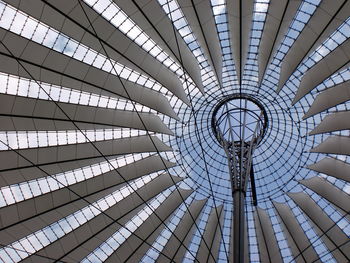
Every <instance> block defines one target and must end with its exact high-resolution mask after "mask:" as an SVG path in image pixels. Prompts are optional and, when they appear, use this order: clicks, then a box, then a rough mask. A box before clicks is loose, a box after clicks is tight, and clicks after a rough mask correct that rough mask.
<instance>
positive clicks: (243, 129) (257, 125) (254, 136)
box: [212, 95, 267, 146]
mask: <svg viewBox="0 0 350 263" xmlns="http://www.w3.org/2000/svg"><path fill="white" fill-rule="evenodd" d="M266 127H267V114H266V111H265V109H264V107H263V106H262V105H261V104H260V103H259V102H258V101H256V100H255V99H254V98H252V97H250V96H248V95H237V96H229V97H225V98H224V99H223V100H222V101H221V102H220V103H219V104H218V105H217V106H216V107H215V109H214V111H213V116H212V129H213V131H214V134H215V137H216V138H217V140H218V141H219V143H220V144H221V145H223V144H232V143H233V144H234V145H235V146H242V145H255V146H257V145H258V144H259V143H260V142H261V140H262V139H263V137H264V135H265V132H266Z"/></svg>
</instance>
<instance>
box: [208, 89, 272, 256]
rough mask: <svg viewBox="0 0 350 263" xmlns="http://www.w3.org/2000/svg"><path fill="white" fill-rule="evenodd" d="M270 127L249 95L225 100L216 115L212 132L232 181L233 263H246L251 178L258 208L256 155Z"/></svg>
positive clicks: (254, 198) (261, 111) (253, 194)
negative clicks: (254, 154) (254, 162)
mask: <svg viewBox="0 0 350 263" xmlns="http://www.w3.org/2000/svg"><path fill="white" fill-rule="evenodd" d="M267 123H268V120H267V114H266V111H265V110H264V108H263V106H262V105H261V104H260V103H259V102H258V101H256V100H254V99H253V98H251V96H249V95H243V94H238V95H233V96H229V97H226V98H224V99H223V100H222V101H221V102H220V103H219V104H218V105H217V106H216V108H215V109H214V112H213V118H212V129H213V131H214V134H215V136H216V138H217V140H218V142H219V143H220V145H221V146H222V148H223V149H224V151H225V153H226V156H227V162H228V170H229V174H230V178H231V188H232V197H233V206H234V207H233V211H234V215H233V233H234V239H233V246H234V249H233V251H234V262H242V263H243V262H244V251H245V250H246V249H247V248H245V244H246V243H245V241H244V240H245V236H246V233H245V232H246V227H245V224H246V222H245V221H246V219H245V196H246V191H247V186H248V181H249V178H250V183H251V187H250V188H251V191H252V196H253V203H254V205H255V206H257V196H256V189H255V179H254V169H253V153H254V150H255V149H256V148H257V146H258V145H259V143H260V142H261V141H262V139H263V137H264V134H265V132H266V128H267Z"/></svg>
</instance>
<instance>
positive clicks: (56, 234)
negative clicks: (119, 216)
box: [0, 174, 158, 262]
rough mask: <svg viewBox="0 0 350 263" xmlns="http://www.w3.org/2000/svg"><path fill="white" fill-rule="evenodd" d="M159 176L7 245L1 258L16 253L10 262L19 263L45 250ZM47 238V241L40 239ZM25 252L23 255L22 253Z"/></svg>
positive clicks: (130, 186) (127, 188)
mask: <svg viewBox="0 0 350 263" xmlns="http://www.w3.org/2000/svg"><path fill="white" fill-rule="evenodd" d="M157 176H158V174H151V175H146V176H143V177H142V178H139V179H136V180H134V181H132V182H131V183H130V184H129V185H127V186H124V187H122V188H121V189H119V190H117V191H115V192H113V193H112V194H109V195H107V196H105V197H103V198H101V199H99V200H97V201H95V202H93V203H91V204H89V205H88V206H85V207H84V208H82V209H80V210H78V211H76V212H74V213H73V214H70V215H68V216H66V217H64V218H62V219H60V220H59V221H56V222H54V223H52V224H50V225H48V226H46V227H45V228H43V229H40V230H38V231H36V232H34V233H32V234H30V235H28V236H26V237H24V238H22V239H20V240H18V241H15V242H13V243H12V244H9V245H7V246H6V247H3V248H1V249H0V256H1V257H2V256H3V255H5V254H10V253H16V254H17V256H18V257H13V258H11V261H9V262H19V261H21V260H23V259H25V258H27V257H29V256H30V255H32V254H34V253H35V252H36V251H38V250H40V249H43V248H45V247H46V246H48V245H49V244H51V243H52V242H54V241H56V240H57V239H59V238H61V237H63V236H65V235H67V234H69V233H70V232H72V231H73V230H75V229H76V228H78V227H79V226H81V225H83V224H85V223H87V222H88V221H90V220H91V219H93V218H94V217H96V216H98V215H100V214H101V213H103V212H104V211H106V210H107V209H109V208H110V207H112V206H114V205H115V204H117V203H118V202H120V201H121V200H123V199H124V198H126V197H127V196H129V195H130V194H132V193H134V192H135V191H136V190H137V189H139V188H140V184H136V183H135V182H136V181H140V180H141V181H142V182H143V183H142V185H141V187H142V186H143V185H145V184H147V183H149V182H150V181H152V180H153V179H154V178H156V177H157ZM43 236H46V237H47V238H45V239H40V238H42V237H43ZM21 250H22V251H23V252H22V253H21V252H20V251H21Z"/></svg>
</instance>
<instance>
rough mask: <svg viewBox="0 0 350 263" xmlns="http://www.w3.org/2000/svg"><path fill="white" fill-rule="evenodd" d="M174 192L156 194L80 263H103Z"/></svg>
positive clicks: (170, 189)
mask: <svg viewBox="0 0 350 263" xmlns="http://www.w3.org/2000/svg"><path fill="white" fill-rule="evenodd" d="M173 191H174V188H173V187H172V188H169V189H167V190H165V191H164V192H162V193H160V194H158V195H157V196H156V197H155V198H153V199H152V200H151V201H149V202H148V205H145V206H144V207H143V208H142V210H141V211H139V212H138V213H137V214H136V215H135V216H134V217H133V218H132V219H131V220H129V221H128V222H127V223H126V224H125V225H124V226H123V227H122V228H120V229H119V230H118V231H117V232H115V233H114V234H113V235H112V236H111V237H110V238H108V239H107V240H106V241H104V242H103V243H102V244H101V245H99V246H98V247H97V248H96V249H95V250H94V251H93V252H91V253H90V254H89V255H88V256H87V257H86V258H84V259H83V260H82V261H81V262H82V263H87V262H103V261H105V260H106V259H107V258H108V257H109V256H110V255H112V253H113V252H114V251H116V250H117V249H118V248H119V247H120V246H121V245H122V244H123V243H124V242H125V241H126V240H127V238H128V237H130V236H131V235H132V234H133V233H134V232H135V231H136V230H137V229H138V228H139V227H140V226H141V225H142V224H143V222H144V221H146V220H147V219H148V218H149V217H150V216H151V215H152V214H153V212H154V211H155V210H156V209H157V208H158V207H159V206H160V205H161V204H162V203H163V202H164V201H165V199H166V198H167V197H168V196H169V195H170V194H171V193H172V192H173Z"/></svg>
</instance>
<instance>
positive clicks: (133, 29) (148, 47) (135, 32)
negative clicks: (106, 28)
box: [85, 0, 184, 77]
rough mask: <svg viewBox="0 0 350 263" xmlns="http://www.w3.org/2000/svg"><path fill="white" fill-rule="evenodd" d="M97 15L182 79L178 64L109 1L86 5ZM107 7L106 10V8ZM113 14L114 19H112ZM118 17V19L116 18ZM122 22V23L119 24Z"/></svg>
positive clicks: (104, 0)
mask: <svg viewBox="0 0 350 263" xmlns="http://www.w3.org/2000/svg"><path fill="white" fill-rule="evenodd" d="M85 2H86V3H87V4H89V5H90V6H91V7H92V8H93V9H94V10H95V11H96V12H97V13H99V14H101V15H102V16H103V17H104V18H105V19H106V20H108V21H109V22H110V23H111V24H112V25H114V26H115V27H116V28H118V29H119V30H121V31H122V32H123V33H124V34H126V35H127V36H128V37H129V38H130V39H131V40H133V41H134V42H135V43H136V44H138V45H139V46H141V47H142V48H143V49H144V50H145V51H147V52H149V53H150V54H151V55H152V56H153V57H154V58H156V59H157V60H158V61H160V62H161V63H163V64H164V65H165V66H166V67H168V68H169V69H170V70H171V71H173V72H175V73H176V74H177V75H178V76H179V77H182V76H183V74H184V72H183V70H182V68H181V66H180V65H179V64H177V63H176V62H175V60H173V59H172V58H170V56H169V55H168V54H167V53H166V52H165V51H163V50H162V49H161V47H160V46H159V45H157V44H156V43H155V42H154V41H153V40H152V39H151V38H150V37H149V36H148V35H147V34H146V33H145V32H143V31H142V29H141V28H139V27H138V26H137V25H136V24H135V23H134V21H132V19H130V18H129V17H127V15H126V14H125V13H124V12H123V11H122V10H121V9H120V8H119V7H118V6H117V5H116V4H115V3H114V2H113V1H110V0H97V1H96V2H95V3H94V4H91V3H88V1H85ZM107 6H108V8H106V7H107ZM112 12H114V14H115V15H114V19H112V17H113V16H112ZM118 16H119V17H118ZM120 21H123V22H120ZM164 57H165V58H167V59H168V60H170V61H171V63H170V64H172V67H170V66H169V64H165V63H164V60H165V59H164Z"/></svg>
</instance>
